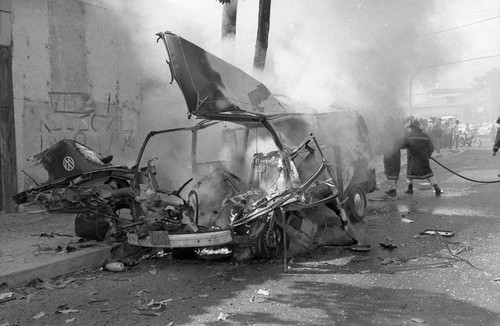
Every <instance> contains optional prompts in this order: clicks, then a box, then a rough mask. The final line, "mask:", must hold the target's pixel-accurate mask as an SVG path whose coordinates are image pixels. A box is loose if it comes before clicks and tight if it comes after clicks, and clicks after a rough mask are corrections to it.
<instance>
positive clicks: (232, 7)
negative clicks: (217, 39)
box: [221, 0, 238, 62]
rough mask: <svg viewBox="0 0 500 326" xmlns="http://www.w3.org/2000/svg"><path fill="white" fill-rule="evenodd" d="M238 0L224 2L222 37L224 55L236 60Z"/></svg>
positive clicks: (230, 59)
mask: <svg viewBox="0 0 500 326" xmlns="http://www.w3.org/2000/svg"><path fill="white" fill-rule="evenodd" d="M237 14H238V0H228V1H226V2H224V3H223V4H222V23H221V39H222V49H223V52H224V57H225V58H226V59H229V61H233V62H234V57H235V48H236V46H235V43H236V42H235V41H236V17H237Z"/></svg>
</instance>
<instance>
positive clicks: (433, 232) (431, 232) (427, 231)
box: [420, 229, 455, 237]
mask: <svg viewBox="0 0 500 326" xmlns="http://www.w3.org/2000/svg"><path fill="white" fill-rule="evenodd" d="M420 234H421V235H436V234H439V235H440V236H443V237H452V236H454V235H455V232H453V231H445V230H434V229H425V230H424V231H422V232H420Z"/></svg>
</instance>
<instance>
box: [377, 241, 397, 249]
mask: <svg viewBox="0 0 500 326" xmlns="http://www.w3.org/2000/svg"><path fill="white" fill-rule="evenodd" d="M379 245H380V246H381V247H382V248H384V249H388V250H394V249H396V248H397V247H398V246H397V245H395V244H392V243H379Z"/></svg>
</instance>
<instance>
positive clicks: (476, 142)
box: [474, 138, 481, 147]
mask: <svg viewBox="0 0 500 326" xmlns="http://www.w3.org/2000/svg"><path fill="white" fill-rule="evenodd" d="M474 145H476V147H481V139H478V138H476V141H475V142H474Z"/></svg>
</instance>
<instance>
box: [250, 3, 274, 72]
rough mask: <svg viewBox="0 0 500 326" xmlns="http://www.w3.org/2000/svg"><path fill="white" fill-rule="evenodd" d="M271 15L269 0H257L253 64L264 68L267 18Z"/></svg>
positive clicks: (267, 30)
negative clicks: (257, 11)
mask: <svg viewBox="0 0 500 326" xmlns="http://www.w3.org/2000/svg"><path fill="white" fill-rule="evenodd" d="M270 16H271V0H259V25H258V29H257V42H256V44H255V56H254V59H253V66H254V68H255V69H258V70H264V66H265V65H266V55H267V42H268V38H269V18H270Z"/></svg>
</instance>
